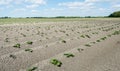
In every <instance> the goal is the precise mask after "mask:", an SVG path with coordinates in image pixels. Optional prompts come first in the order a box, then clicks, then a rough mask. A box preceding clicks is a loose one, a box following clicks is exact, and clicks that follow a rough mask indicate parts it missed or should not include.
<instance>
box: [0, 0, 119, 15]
mask: <svg viewBox="0 0 120 71" xmlns="http://www.w3.org/2000/svg"><path fill="white" fill-rule="evenodd" d="M118 10H120V0H0V17H2V16H10V17H26V16H29V17H31V16H47V17H51V16H106V15H109V14H110V13H112V12H114V11H118Z"/></svg>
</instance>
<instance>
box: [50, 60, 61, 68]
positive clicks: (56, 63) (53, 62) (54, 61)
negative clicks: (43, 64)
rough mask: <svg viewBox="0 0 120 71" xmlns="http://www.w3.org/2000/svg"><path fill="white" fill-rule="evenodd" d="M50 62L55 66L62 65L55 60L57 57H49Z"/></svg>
mask: <svg viewBox="0 0 120 71" xmlns="http://www.w3.org/2000/svg"><path fill="white" fill-rule="evenodd" d="M50 63H51V64H53V65H55V66H57V67H61V65H62V62H61V61H59V60H57V59H51V60H50Z"/></svg>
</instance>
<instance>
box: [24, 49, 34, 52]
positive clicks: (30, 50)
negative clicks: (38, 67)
mask: <svg viewBox="0 0 120 71" xmlns="http://www.w3.org/2000/svg"><path fill="white" fill-rule="evenodd" d="M25 51H28V52H33V50H32V49H25Z"/></svg>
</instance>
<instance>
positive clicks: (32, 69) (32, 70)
mask: <svg viewBox="0 0 120 71" xmlns="http://www.w3.org/2000/svg"><path fill="white" fill-rule="evenodd" d="M37 68H38V67H32V68H30V69H28V70H27V71H35V70H36V69H37Z"/></svg>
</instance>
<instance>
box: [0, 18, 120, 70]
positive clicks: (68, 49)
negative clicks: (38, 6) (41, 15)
mask: <svg viewBox="0 0 120 71" xmlns="http://www.w3.org/2000/svg"><path fill="white" fill-rule="evenodd" d="M0 71H120V19H119V18H51V19H50V18H48V19H31V18H30V19H23V18H19V19H0Z"/></svg>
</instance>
